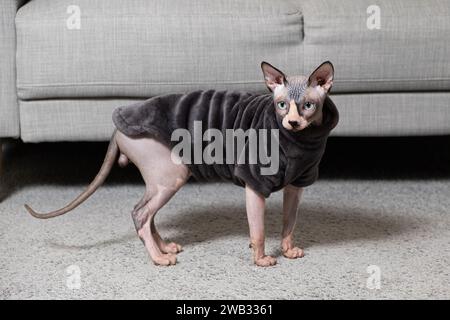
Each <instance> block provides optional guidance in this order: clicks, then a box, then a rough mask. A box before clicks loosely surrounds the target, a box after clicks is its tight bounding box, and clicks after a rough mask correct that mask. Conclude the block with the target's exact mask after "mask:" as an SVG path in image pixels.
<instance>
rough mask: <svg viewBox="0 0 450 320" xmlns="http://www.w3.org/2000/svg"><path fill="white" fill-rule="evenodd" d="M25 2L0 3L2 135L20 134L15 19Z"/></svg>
mask: <svg viewBox="0 0 450 320" xmlns="http://www.w3.org/2000/svg"><path fill="white" fill-rule="evenodd" d="M25 2H26V1H24V0H3V1H2V2H1V4H0V9H1V10H0V70H1V72H0V137H17V136H18V135H19V106H18V103H17V92H16V68H15V65H16V60H15V56H16V32H15V26H14V19H15V16H16V12H17V9H18V8H19V7H20V6H21V5H22V4H23V3H25Z"/></svg>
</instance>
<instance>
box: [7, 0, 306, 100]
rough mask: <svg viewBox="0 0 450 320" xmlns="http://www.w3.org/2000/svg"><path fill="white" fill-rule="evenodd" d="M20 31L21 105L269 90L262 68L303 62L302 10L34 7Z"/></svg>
mask: <svg viewBox="0 0 450 320" xmlns="http://www.w3.org/2000/svg"><path fill="white" fill-rule="evenodd" d="M74 4H76V5H78V6H79V8H80V10H81V25H80V29H79V30H69V29H68V28H67V27H66V20H67V18H68V17H69V16H70V15H68V14H67V12H66V11H67V7H68V6H69V5H74ZM16 23H17V29H18V53H17V55H18V87H19V96H20V98H21V99H42V98H61V97H64V98H72V97H110V96H114V97H140V98H149V97H152V96H155V95H158V94H164V93H172V92H181V91H182V92H184V91H191V90H196V89H207V88H208V89H235V90H251V91H255V90H263V89H264V86H263V84H262V82H261V80H262V74H261V70H260V67H259V65H260V63H261V61H262V60H270V61H273V63H275V64H276V63H278V64H284V63H283V62H286V61H288V60H292V62H295V64H296V65H297V64H298V65H299V66H300V65H301V61H302V60H301V59H302V56H301V52H300V51H299V50H298V48H299V46H300V45H301V40H302V39H301V36H302V30H301V27H302V25H301V15H300V13H299V11H298V6H297V5H295V1H281V2H278V3H277V4H276V5H274V2H273V1H271V0H263V1H261V0H250V1H240V0H232V1H221V0H192V1H185V0H174V1H166V0H152V1H146V0H128V1H123V0H108V1H103V0H60V1H57V2H55V1H53V0H34V1H33V2H31V3H30V4H29V5H28V6H26V7H24V8H22V10H20V11H19V13H18V15H17V20H16ZM296 69H297V70H295V71H300V70H299V68H296Z"/></svg>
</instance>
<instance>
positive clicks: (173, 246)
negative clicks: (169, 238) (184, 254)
mask: <svg viewBox="0 0 450 320" xmlns="http://www.w3.org/2000/svg"><path fill="white" fill-rule="evenodd" d="M164 251H165V252H167V253H174V254H176V253H179V252H181V251H183V248H182V247H181V246H180V245H179V244H178V243H175V242H170V243H167V244H166V245H165V248H164Z"/></svg>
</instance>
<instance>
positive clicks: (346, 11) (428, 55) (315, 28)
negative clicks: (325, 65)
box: [299, 0, 450, 92]
mask: <svg viewBox="0 0 450 320" xmlns="http://www.w3.org/2000/svg"><path fill="white" fill-rule="evenodd" d="M299 3H300V4H301V10H302V12H303V16H304V33H305V34H304V41H303V45H304V63H305V65H304V68H305V69H306V70H310V69H311V68H313V67H315V66H316V64H317V60H328V59H329V60H331V61H332V62H333V63H334V65H335V68H336V81H335V86H334V87H333V90H334V92H358V91H359V92H361V91H362V92H387V91H416V90H417V91H425V90H450V63H449V57H450V41H449V39H450V1H449V0H433V1H429V2H427V1H422V0H395V1H394V0H377V1H373V0H344V1H341V0H340V1H336V0H301V1H299ZM374 4H376V5H378V7H379V8H380V29H373V30H370V29H369V28H368V27H367V20H368V17H369V16H371V15H372V12H371V13H367V11H368V8H369V6H371V5H374ZM369 11H370V10H369Z"/></svg>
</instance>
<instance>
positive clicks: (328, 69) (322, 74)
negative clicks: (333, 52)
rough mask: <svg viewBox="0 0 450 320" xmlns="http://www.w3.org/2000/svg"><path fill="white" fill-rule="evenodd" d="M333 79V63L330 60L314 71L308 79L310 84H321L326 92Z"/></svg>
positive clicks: (312, 85) (311, 85)
mask: <svg viewBox="0 0 450 320" xmlns="http://www.w3.org/2000/svg"><path fill="white" fill-rule="evenodd" d="M333 79H334V67H333V64H332V63H331V62H330V61H325V62H324V63H322V64H321V65H320V66H319V67H318V68H317V69H316V70H314V72H313V73H311V75H310V76H309V79H308V86H310V87H315V86H321V87H322V88H323V89H324V90H325V92H328V91H330V89H331V86H332V85H333Z"/></svg>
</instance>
